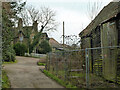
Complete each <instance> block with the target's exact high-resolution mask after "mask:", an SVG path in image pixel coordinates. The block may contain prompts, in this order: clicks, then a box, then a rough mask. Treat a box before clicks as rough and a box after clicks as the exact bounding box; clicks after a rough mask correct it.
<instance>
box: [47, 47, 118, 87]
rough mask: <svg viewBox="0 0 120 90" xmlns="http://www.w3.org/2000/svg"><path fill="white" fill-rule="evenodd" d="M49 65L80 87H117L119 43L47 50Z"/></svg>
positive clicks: (58, 75) (52, 71)
mask: <svg viewBox="0 0 120 90" xmlns="http://www.w3.org/2000/svg"><path fill="white" fill-rule="evenodd" d="M46 65H47V67H46V69H47V70H48V71H49V72H51V73H52V74H54V75H56V76H57V77H58V78H60V79H62V80H64V81H66V82H68V83H71V84H73V85H75V86H77V87H79V88H118V87H119V84H120V47H119V46H112V47H97V48H86V49H81V50H72V51H62V52H54V53H49V54H48V59H47V62H46Z"/></svg>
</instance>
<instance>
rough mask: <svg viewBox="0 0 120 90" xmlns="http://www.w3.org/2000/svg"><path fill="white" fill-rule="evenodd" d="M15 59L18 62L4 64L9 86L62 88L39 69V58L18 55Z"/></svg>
mask: <svg viewBox="0 0 120 90" xmlns="http://www.w3.org/2000/svg"><path fill="white" fill-rule="evenodd" d="M16 59H17V60H18V63H15V64H6V65H5V70H6V71H7V74H8V77H9V79H10V82H11V88H63V87H62V86H61V85H59V84H57V83H56V82H55V81H53V80H51V79H50V78H48V77H47V76H45V75H44V74H43V73H42V72H41V71H40V70H39V68H40V66H37V61H39V60H40V59H38V58H30V57H19V56H17V57H16Z"/></svg>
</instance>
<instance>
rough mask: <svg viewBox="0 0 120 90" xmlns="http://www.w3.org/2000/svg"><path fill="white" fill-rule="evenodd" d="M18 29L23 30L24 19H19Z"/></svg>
mask: <svg viewBox="0 0 120 90" xmlns="http://www.w3.org/2000/svg"><path fill="white" fill-rule="evenodd" d="M18 27H19V29H21V28H22V27H23V22H22V18H19V20H18Z"/></svg>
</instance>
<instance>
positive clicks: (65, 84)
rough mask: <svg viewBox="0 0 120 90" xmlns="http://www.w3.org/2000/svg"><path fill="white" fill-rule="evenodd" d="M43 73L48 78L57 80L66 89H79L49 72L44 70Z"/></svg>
mask: <svg viewBox="0 0 120 90" xmlns="http://www.w3.org/2000/svg"><path fill="white" fill-rule="evenodd" d="M43 72H44V74H45V75H46V76H48V77H50V78H51V79H53V80H55V81H56V82H58V83H59V84H60V85H62V86H64V87H66V88H77V87H76V86H73V85H72V84H71V83H70V82H67V81H63V80H61V79H59V78H58V77H57V76H55V75H53V74H51V73H50V72H49V71H46V70H43Z"/></svg>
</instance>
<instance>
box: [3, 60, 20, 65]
mask: <svg viewBox="0 0 120 90" xmlns="http://www.w3.org/2000/svg"><path fill="white" fill-rule="evenodd" d="M17 62H18V61H17V60H15V62H13V61H11V62H3V64H13V63H17Z"/></svg>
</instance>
